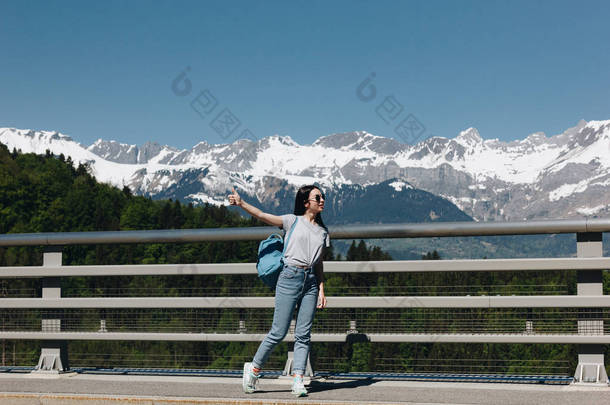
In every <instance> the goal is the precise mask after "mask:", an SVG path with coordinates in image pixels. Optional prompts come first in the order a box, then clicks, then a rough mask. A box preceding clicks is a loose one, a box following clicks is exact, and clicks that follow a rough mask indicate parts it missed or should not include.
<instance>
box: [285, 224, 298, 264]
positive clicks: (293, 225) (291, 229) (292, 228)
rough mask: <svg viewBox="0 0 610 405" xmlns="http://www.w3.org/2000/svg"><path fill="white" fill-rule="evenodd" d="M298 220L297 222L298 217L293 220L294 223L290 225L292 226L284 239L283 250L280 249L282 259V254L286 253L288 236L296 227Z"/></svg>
mask: <svg viewBox="0 0 610 405" xmlns="http://www.w3.org/2000/svg"><path fill="white" fill-rule="evenodd" d="M298 220H299V217H298V216H297V217H296V218H295V220H294V222H293V223H292V226H291V227H290V230H289V231H288V234H287V235H286V238H285V239H284V249H282V258H283V257H284V252H285V251H286V246H287V245H288V238H290V235H291V234H292V231H293V230H294V228H295V226H296V225H297V221H298Z"/></svg>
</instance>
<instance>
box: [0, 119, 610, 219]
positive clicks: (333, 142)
mask: <svg viewBox="0 0 610 405" xmlns="http://www.w3.org/2000/svg"><path fill="white" fill-rule="evenodd" d="M0 142H2V143H4V144H6V145H7V146H8V147H9V148H11V149H12V148H17V149H21V150H22V151H23V152H34V153H40V154H42V153H45V151H46V150H50V151H51V152H52V153H54V154H60V153H63V154H64V155H67V156H71V157H72V159H73V160H74V161H75V162H88V163H89V164H90V166H91V169H92V171H93V174H94V175H96V177H97V178H98V179H99V180H101V181H106V182H109V183H112V184H115V185H117V186H121V187H122V186H124V185H127V186H129V187H130V188H131V189H132V190H133V191H134V192H136V193H138V194H142V195H147V196H151V197H153V198H175V199H180V200H183V201H190V202H194V203H211V204H226V195H227V193H228V191H229V190H231V187H233V186H235V187H237V188H238V189H239V190H241V193H242V194H243V195H245V196H249V197H248V198H252V199H253V200H256V201H257V202H258V203H260V204H262V205H263V206H265V207H267V208H268V209H280V208H281V209H284V210H286V209H288V210H289V211H291V210H292V208H291V207H292V200H291V199H292V198H294V197H293V196H294V190H295V188H296V187H298V186H300V185H303V184H310V183H317V184H319V185H320V186H321V187H323V188H324V189H325V191H326V192H327V194H328V195H329V196H330V195H334V196H335V198H336V199H339V200H340V201H336V202H333V203H332V204H329V211H331V210H334V209H336V210H337V212H340V211H339V210H341V209H345V208H346V207H347V206H349V204H350V202H349V201H351V200H350V199H352V198H365V197H364V196H368V197H366V198H368V199H371V198H373V197H372V194H369V193H370V190H376V192H377V193H380V195H381V196H383V197H384V198H386V199H387V198H394V199H397V198H398V199H399V200H400V199H401V198H403V197H401V196H400V195H397V194H396V193H397V192H398V191H396V187H398V186H397V185H398V184H406V185H408V186H409V187H406V186H404V187H402V186H401V187H402V188H401V190H403V189H404V190H403V191H404V192H405V193H407V194H410V195H414V194H413V193H414V192H416V191H417V192H428V193H432V194H434V195H437V196H440V197H443V198H444V199H446V200H447V201H450V202H451V203H453V204H455V206H457V207H459V209H460V210H462V211H463V212H464V213H465V214H467V216H470V217H472V218H474V219H475V220H485V221H489V220H523V219H532V218H540V219H543V218H572V217H581V216H604V215H608V214H609V211H610V205H609V203H608V201H610V187H609V186H610V153H609V152H610V121H591V122H588V123H587V122H585V121H580V122H579V123H578V124H577V125H576V126H575V127H573V128H569V129H567V130H566V131H565V132H563V133H561V134H558V135H554V136H551V137H547V136H546V135H545V134H543V133H534V134H531V135H529V136H528V137H526V138H525V139H522V140H517V141H512V142H501V141H499V140H497V139H483V138H482V137H481V135H480V134H479V132H478V131H477V130H476V129H474V128H469V129H467V130H465V131H462V132H461V133H460V134H459V135H458V136H456V137H455V138H453V139H448V138H441V137H433V138H429V139H426V140H424V141H422V142H419V143H417V144H415V145H407V144H403V143H400V142H398V141H396V140H394V139H389V138H383V137H380V136H375V135H372V134H370V133H367V132H364V131H357V132H347V133H340V134H333V135H328V136H323V137H320V138H319V139H317V140H316V141H315V142H314V143H313V144H311V145H299V144H298V143H296V142H295V141H294V140H292V139H291V138H290V137H287V136H270V137H266V138H262V139H259V140H257V141H252V140H246V139H241V140H237V141H235V142H234V143H232V144H224V145H211V144H208V143H207V142H200V143H198V144H197V145H195V146H194V147H193V148H191V149H185V150H178V149H175V148H172V147H170V146H161V145H159V144H158V143H153V142H148V143H146V144H144V145H141V146H137V145H126V144H121V143H119V142H116V141H105V140H98V141H96V142H95V143H94V144H93V145H91V146H89V147H88V148H86V147H83V146H82V145H79V144H77V143H76V142H74V141H73V140H72V139H71V138H70V137H67V136H65V135H62V134H59V133H57V132H49V131H31V130H19V129H13V128H0ZM391 184H394V186H396V187H394V186H391ZM403 191H400V192H398V194H400V193H401V192H403ZM405 195H406V194H405ZM405 198H406V197H405ZM286 200H287V201H288V202H289V203H285V202H283V201H286ZM280 201H281V202H280ZM381 201H384V200H380V201H379V203H380V204H381ZM401 201H402V200H401ZM405 201H406V200H404V201H403V203H406V202H405ZM335 203H336V204H337V206H336V207H335ZM282 205H287V206H288V207H283V206H282ZM381 207H382V206H377V207H370V209H373V210H374V209H378V210H380V209H382V208H381ZM436 208H437V209H438V210H439V211H443V210H442V209H441V208H440V207H436ZM354 209H357V208H356V205H354ZM395 209H398V208H397V207H395ZM432 211H434V213H428V214H426V215H427V217H428V218H431V220H435V219H434V218H440V219H439V220H446V216H445V217H443V215H440V214H439V212H437V211H436V210H432ZM422 212H423V211H422ZM443 212H448V211H446V210H445V211H443ZM454 214H455V215H458V214H456V213H454ZM454 214H451V215H454ZM328 215H329V216H332V215H331V214H330V213H329V214H328ZM455 215H454V216H455ZM382 216H383V215H382ZM458 216H459V215H458ZM335 217H336V218H339V217H338V216H335ZM384 218H385V217H384ZM386 219H388V220H389V218H386Z"/></svg>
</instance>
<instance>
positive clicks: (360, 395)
mask: <svg viewBox="0 0 610 405" xmlns="http://www.w3.org/2000/svg"><path fill="white" fill-rule="evenodd" d="M290 383H291V381H290V380H289V379H261V381H260V382H259V389H260V391H258V392H256V393H254V394H244V393H243V392H242V390H241V379H239V378H216V377H173V376H172V377H167V376H132V375H88V374H64V375H60V376H56V375H30V374H15V373H6V374H0V404H2V405H4V404H11V405H30V404H36V405H41V404H44V405H55V404H81V403H82V404H95V405H102V404H113V405H117V404H123V403H125V404H130V405H134V404H138V405H139V404H151V405H152V404H164V405H165V404H170V403H171V404H173V405H178V404H251V405H253V404H288V403H309V404H316V403H325V404H341V403H384V404H387V403H402V404H426V405H433V404H455V405H462V404H503V405H513V404H514V405H528V404H532V405H533V404H535V405H547V404H548V405H559V404H577V405H588V404H594V405H602V404H610V387H608V386H603V387H583V386H576V385H571V386H570V385H568V386H566V385H543V384H490V383H447V382H419V381H413V382H403V381H372V380H349V381H345V380H335V381H332V380H316V381H311V382H310V384H309V391H310V394H309V396H308V397H306V398H299V399H295V398H294V397H293V396H292V395H291V394H290Z"/></svg>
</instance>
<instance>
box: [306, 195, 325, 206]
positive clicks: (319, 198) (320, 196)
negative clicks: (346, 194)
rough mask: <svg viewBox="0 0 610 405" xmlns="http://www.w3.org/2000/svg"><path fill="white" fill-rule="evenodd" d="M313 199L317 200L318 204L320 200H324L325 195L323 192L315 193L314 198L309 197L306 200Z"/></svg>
mask: <svg viewBox="0 0 610 405" xmlns="http://www.w3.org/2000/svg"><path fill="white" fill-rule="evenodd" d="M313 200H316V202H317V203H318V204H320V200H324V201H326V197H325V196H324V194H316V198H310V199H309V200H307V201H313Z"/></svg>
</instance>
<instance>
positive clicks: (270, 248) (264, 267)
mask: <svg viewBox="0 0 610 405" xmlns="http://www.w3.org/2000/svg"><path fill="white" fill-rule="evenodd" d="M298 220H299V218H298V217H297V219H296V220H295V221H294V223H293V224H292V226H291V227H290V231H288V234H287V235H286V243H284V240H283V239H282V235H280V234H279V233H274V234H271V235H269V237H268V238H267V239H265V240H264V241H262V242H261V243H260V244H259V245H258V260H257V261H256V271H258V278H260V279H261V280H262V281H263V283H265V284H267V285H268V286H269V287H270V288H273V289H275V285H276V284H277V279H278V277H279V276H280V272H281V271H282V267H283V266H284V261H283V259H284V249H285V248H286V245H287V244H288V238H289V237H290V234H291V233H292V231H293V229H294V227H295V225H296V224H297V221H298Z"/></svg>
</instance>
